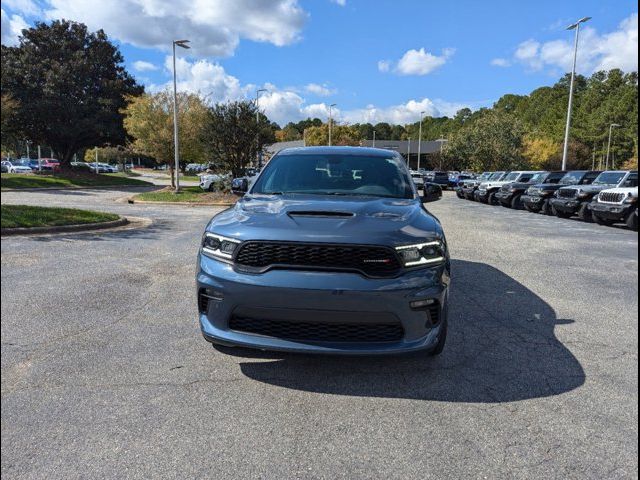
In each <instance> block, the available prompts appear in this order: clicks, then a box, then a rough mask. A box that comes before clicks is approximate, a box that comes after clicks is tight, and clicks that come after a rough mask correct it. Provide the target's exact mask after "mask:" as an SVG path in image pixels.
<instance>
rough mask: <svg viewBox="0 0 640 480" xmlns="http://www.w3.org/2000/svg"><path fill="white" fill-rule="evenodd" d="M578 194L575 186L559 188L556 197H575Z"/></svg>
mask: <svg viewBox="0 0 640 480" xmlns="http://www.w3.org/2000/svg"><path fill="white" fill-rule="evenodd" d="M577 195H578V190H576V189H575V188H561V189H560V190H558V197H560V198H575V197H576V196H577Z"/></svg>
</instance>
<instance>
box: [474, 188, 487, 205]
mask: <svg viewBox="0 0 640 480" xmlns="http://www.w3.org/2000/svg"><path fill="white" fill-rule="evenodd" d="M489 193H490V192H489V190H481V189H478V190H476V193H475V194H476V197H477V199H478V200H479V201H481V202H486V201H487V199H488V198H489Z"/></svg>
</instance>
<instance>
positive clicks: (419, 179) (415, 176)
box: [411, 170, 424, 188]
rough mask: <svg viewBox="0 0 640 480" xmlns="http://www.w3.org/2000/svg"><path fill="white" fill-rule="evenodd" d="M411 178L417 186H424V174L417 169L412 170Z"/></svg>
mask: <svg viewBox="0 0 640 480" xmlns="http://www.w3.org/2000/svg"><path fill="white" fill-rule="evenodd" d="M411 179H412V180H413V183H414V184H415V186H416V187H417V188H422V187H423V186H424V175H423V174H422V173H420V172H418V171H416V170H411Z"/></svg>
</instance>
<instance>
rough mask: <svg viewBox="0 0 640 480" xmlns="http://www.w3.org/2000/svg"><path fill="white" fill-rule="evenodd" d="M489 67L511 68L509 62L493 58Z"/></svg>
mask: <svg viewBox="0 0 640 480" xmlns="http://www.w3.org/2000/svg"><path fill="white" fill-rule="evenodd" d="M491 65H493V66H494V67H502V68H506V67H510V66H511V62H510V61H509V60H507V59H506V58H494V59H493V60H491Z"/></svg>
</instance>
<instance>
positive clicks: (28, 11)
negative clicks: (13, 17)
mask: <svg viewBox="0 0 640 480" xmlns="http://www.w3.org/2000/svg"><path fill="white" fill-rule="evenodd" d="M2 4H3V6H4V7H7V8H8V9H9V10H11V11H12V12H17V13H21V14H23V15H34V16H35V15H40V14H41V13H42V11H41V10H40V7H39V6H38V5H37V4H36V3H35V2H34V1H33V0H2Z"/></svg>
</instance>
